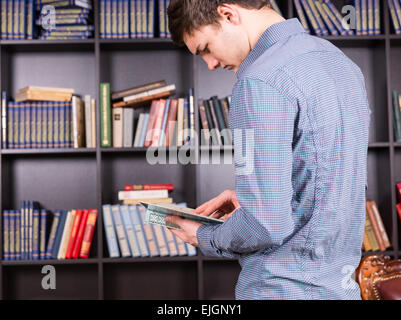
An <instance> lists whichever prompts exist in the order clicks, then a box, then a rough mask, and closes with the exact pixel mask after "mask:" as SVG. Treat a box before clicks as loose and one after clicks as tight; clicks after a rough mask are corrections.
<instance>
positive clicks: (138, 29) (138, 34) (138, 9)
mask: <svg viewBox="0 0 401 320" xmlns="http://www.w3.org/2000/svg"><path fill="white" fill-rule="evenodd" d="M141 10H142V0H135V15H136V18H135V20H136V38H137V39H142V36H143V30H142V14H141Z"/></svg>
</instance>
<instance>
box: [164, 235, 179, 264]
mask: <svg viewBox="0 0 401 320" xmlns="http://www.w3.org/2000/svg"><path fill="white" fill-rule="evenodd" d="M163 232H164V234H165V236H166V242H167V246H168V250H169V253H170V257H175V256H177V255H178V249H177V243H176V241H175V238H174V234H173V233H172V232H171V231H169V230H164V229H163Z"/></svg>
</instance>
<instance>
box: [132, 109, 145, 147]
mask: <svg viewBox="0 0 401 320" xmlns="http://www.w3.org/2000/svg"><path fill="white" fill-rule="evenodd" d="M144 118H145V113H141V114H140V115H139V118H138V123H137V125H136V132H135V139H134V147H139V140H140V136H141V133H142V126H143V119H144Z"/></svg>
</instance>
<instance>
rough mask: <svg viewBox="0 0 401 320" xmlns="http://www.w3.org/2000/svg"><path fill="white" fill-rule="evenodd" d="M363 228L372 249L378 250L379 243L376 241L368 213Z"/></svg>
mask: <svg viewBox="0 0 401 320" xmlns="http://www.w3.org/2000/svg"><path fill="white" fill-rule="evenodd" d="M366 213H367V211H366ZM365 230H366V235H367V237H368V239H369V242H370V244H371V246H372V250H373V251H379V250H380V247H379V244H378V242H377V239H376V236H375V233H374V231H373V227H372V223H371V221H370V218H369V215H368V214H366V224H365Z"/></svg>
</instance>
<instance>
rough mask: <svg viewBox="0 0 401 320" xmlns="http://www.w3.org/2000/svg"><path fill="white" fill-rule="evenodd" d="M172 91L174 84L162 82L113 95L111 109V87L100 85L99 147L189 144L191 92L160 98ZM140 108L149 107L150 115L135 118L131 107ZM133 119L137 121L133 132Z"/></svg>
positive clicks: (191, 132) (191, 116) (191, 111)
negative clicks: (175, 96) (185, 94)
mask: <svg viewBox="0 0 401 320" xmlns="http://www.w3.org/2000/svg"><path fill="white" fill-rule="evenodd" d="M174 92H175V85H166V83H165V81H164V80H162V81H158V82H154V83H150V84H146V85H143V86H140V87H136V88H132V89H128V90H124V91H120V92H114V93H113V94H112V95H111V100H112V101H113V104H112V107H111V106H110V105H111V103H110V85H109V84H108V83H102V84H101V85H100V112H101V142H102V147H112V146H113V147H150V146H152V147H158V146H182V145H184V144H189V143H192V142H193V141H194V139H193V138H192V137H194V134H193V133H194V130H195V127H194V126H195V122H194V103H193V101H194V100H193V97H194V93H193V89H190V90H189V95H188V97H182V98H167V99H164V98H162V97H168V96H169V95H171V94H173V93H174ZM159 98H160V99H159ZM124 100H125V101H124ZM141 106H150V110H149V112H140V113H139V115H138V117H135V115H134V110H133V108H137V107H141ZM111 109H112V110H111ZM135 118H137V119H138V120H137V122H136V129H135V128H134V123H135V121H134V119H135Z"/></svg>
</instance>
